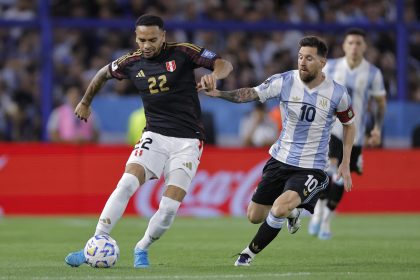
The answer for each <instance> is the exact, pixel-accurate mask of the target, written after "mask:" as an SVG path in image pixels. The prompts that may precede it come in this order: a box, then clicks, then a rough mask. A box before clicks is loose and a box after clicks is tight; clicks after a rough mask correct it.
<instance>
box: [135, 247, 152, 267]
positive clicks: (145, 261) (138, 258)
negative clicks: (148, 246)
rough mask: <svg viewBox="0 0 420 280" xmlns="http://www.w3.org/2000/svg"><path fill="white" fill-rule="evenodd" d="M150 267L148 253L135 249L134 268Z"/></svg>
mask: <svg viewBox="0 0 420 280" xmlns="http://www.w3.org/2000/svg"><path fill="white" fill-rule="evenodd" d="M149 266H150V264H149V257H148V251H147V250H141V249H134V268H148V267H149Z"/></svg>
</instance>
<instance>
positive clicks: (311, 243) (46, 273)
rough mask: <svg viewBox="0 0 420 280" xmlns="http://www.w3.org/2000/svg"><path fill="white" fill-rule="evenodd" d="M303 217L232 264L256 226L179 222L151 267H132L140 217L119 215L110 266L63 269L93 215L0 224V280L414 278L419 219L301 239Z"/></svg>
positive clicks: (358, 223)
mask: <svg viewBox="0 0 420 280" xmlns="http://www.w3.org/2000/svg"><path fill="white" fill-rule="evenodd" d="M308 221H309V219H308V218H304V219H303V223H302V228H301V229H300V230H299V231H298V232H297V233H296V234H295V235H290V234H289V233H288V232H287V229H283V230H282V231H281V232H280V234H279V236H278V237H277V238H276V239H275V240H274V241H273V242H272V243H271V244H270V246H269V247H267V248H266V249H265V250H264V251H263V252H262V253H260V254H259V255H258V256H257V258H256V259H255V260H254V262H253V263H252V266H251V267H234V266H233V263H234V261H235V259H236V257H234V255H235V254H237V253H239V252H240V251H241V250H242V249H243V248H244V246H246V245H247V244H248V242H249V241H250V240H251V238H252V237H253V235H254V233H255V232H256V230H257V228H258V226H257V225H252V224H250V223H249V222H248V221H247V220H246V219H245V218H211V219H195V218H181V217H178V218H177V219H176V220H175V223H174V224H173V226H172V228H171V229H170V230H169V231H168V232H167V233H166V234H165V235H164V236H163V237H162V238H161V240H159V241H158V242H157V243H155V244H154V245H152V247H151V249H150V252H149V257H150V262H151V267H150V268H149V269H146V270H136V269H134V268H133V256H132V251H133V246H134V245H135V244H136V242H137V241H138V239H139V238H140V237H141V235H142V234H143V232H144V230H145V227H146V225H147V220H146V219H141V218H137V217H124V218H123V219H122V220H121V221H120V223H119V224H118V225H117V227H116V228H115V229H114V231H113V234H112V237H114V238H115V239H116V240H117V242H118V245H119V247H120V259H119V261H118V263H117V265H116V266H115V267H114V268H112V269H94V268H90V267H88V266H87V265H83V266H81V267H79V268H71V267H68V266H66V265H65V263H64V257H65V256H66V255H67V253H69V252H71V251H74V250H78V249H80V248H82V247H83V246H84V243H85V242H86V241H87V240H88V239H89V237H90V236H91V234H92V233H93V231H94V228H95V226H96V218H94V217H13V216H12V217H10V216H6V217H3V218H1V219H0V280H6V279H16V280H20V279H39V280H47V279H59V280H67V279H92V280H93V279H104V280H113V279H115V280H117V279H154V280H164V279H180V280H182V279H186V280H188V279H192V280H193V279H197V280H205V279H214V280H218V279H261V280H266V279H381V280H382V279H398V280H402V279H420V215H339V216H337V217H335V219H334V222H333V233H334V237H333V239H332V240H330V241H320V240H318V239H317V238H314V237H311V236H309V235H308V234H307V224H308Z"/></svg>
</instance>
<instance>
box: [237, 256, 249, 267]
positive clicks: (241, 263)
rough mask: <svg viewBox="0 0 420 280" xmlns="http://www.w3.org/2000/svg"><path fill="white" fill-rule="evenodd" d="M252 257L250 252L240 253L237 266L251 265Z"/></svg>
mask: <svg viewBox="0 0 420 280" xmlns="http://www.w3.org/2000/svg"><path fill="white" fill-rule="evenodd" d="M251 261H252V258H251V256H250V255H248V254H239V257H238V259H237V260H236V262H235V266H250V265H251Z"/></svg>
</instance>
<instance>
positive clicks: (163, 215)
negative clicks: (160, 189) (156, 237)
mask: <svg viewBox="0 0 420 280" xmlns="http://www.w3.org/2000/svg"><path fill="white" fill-rule="evenodd" d="M180 205H181V202H179V201H176V200H174V199H172V198H169V197H166V196H163V197H162V200H161V201H160V204H159V210H158V213H159V218H160V223H161V225H162V226H170V225H171V224H172V222H173V220H174V219H175V216H176V213H177V212H178V209H179V206H180Z"/></svg>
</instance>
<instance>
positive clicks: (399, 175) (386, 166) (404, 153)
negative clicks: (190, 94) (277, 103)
mask: <svg viewBox="0 0 420 280" xmlns="http://www.w3.org/2000/svg"><path fill="white" fill-rule="evenodd" d="M130 151H131V148H130V147H127V146H73V145H48V144H0V207H1V208H2V209H3V211H4V212H5V213H6V214H48V215H51V214H99V213H100V211H101V210H102V207H103V206H104V204H105V202H106V200H107V198H108V196H109V195H110V194H111V192H112V191H113V189H114V188H115V186H116V184H117V183H118V180H119V178H120V177H121V175H122V173H123V171H124V165H125V162H126V160H127V158H128V156H129V154H130ZM268 158H269V155H268V153H267V150H266V149H224V148H215V147H205V149H204V153H203V156H202V161H201V164H200V167H199V170H198V172H197V174H196V176H195V178H194V180H193V182H192V184H191V187H190V191H189V194H188V195H187V196H186V198H185V199H184V202H183V204H182V206H181V208H180V212H179V213H180V214H181V215H189V216H220V215H233V216H243V215H245V213H246V207H247V205H248V202H249V201H250V199H251V196H252V193H253V191H254V189H255V187H256V186H257V184H258V181H259V179H260V177H261V170H262V168H263V166H264V164H265V162H266V160H267V159H268ZM364 162H365V169H364V171H365V172H364V175H363V176H357V175H353V183H354V189H353V191H351V192H350V193H347V194H345V196H344V198H343V202H342V204H340V206H339V208H338V210H339V211H341V212H420V204H419V203H418V202H417V199H416V198H417V197H418V196H419V195H420V173H419V166H420V150H366V151H365V152H364ZM164 187H165V186H164V182H163V180H162V179H159V180H152V181H150V182H148V183H146V184H145V185H144V186H142V187H141V188H140V189H139V191H137V192H136V194H135V195H134V196H133V198H132V199H131V201H130V203H129V205H128V207H127V210H126V213H127V214H138V215H144V216H150V215H152V214H153V213H154V212H155V211H156V209H157V207H158V205H159V201H160V196H161V194H162V192H163V189H164Z"/></svg>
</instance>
